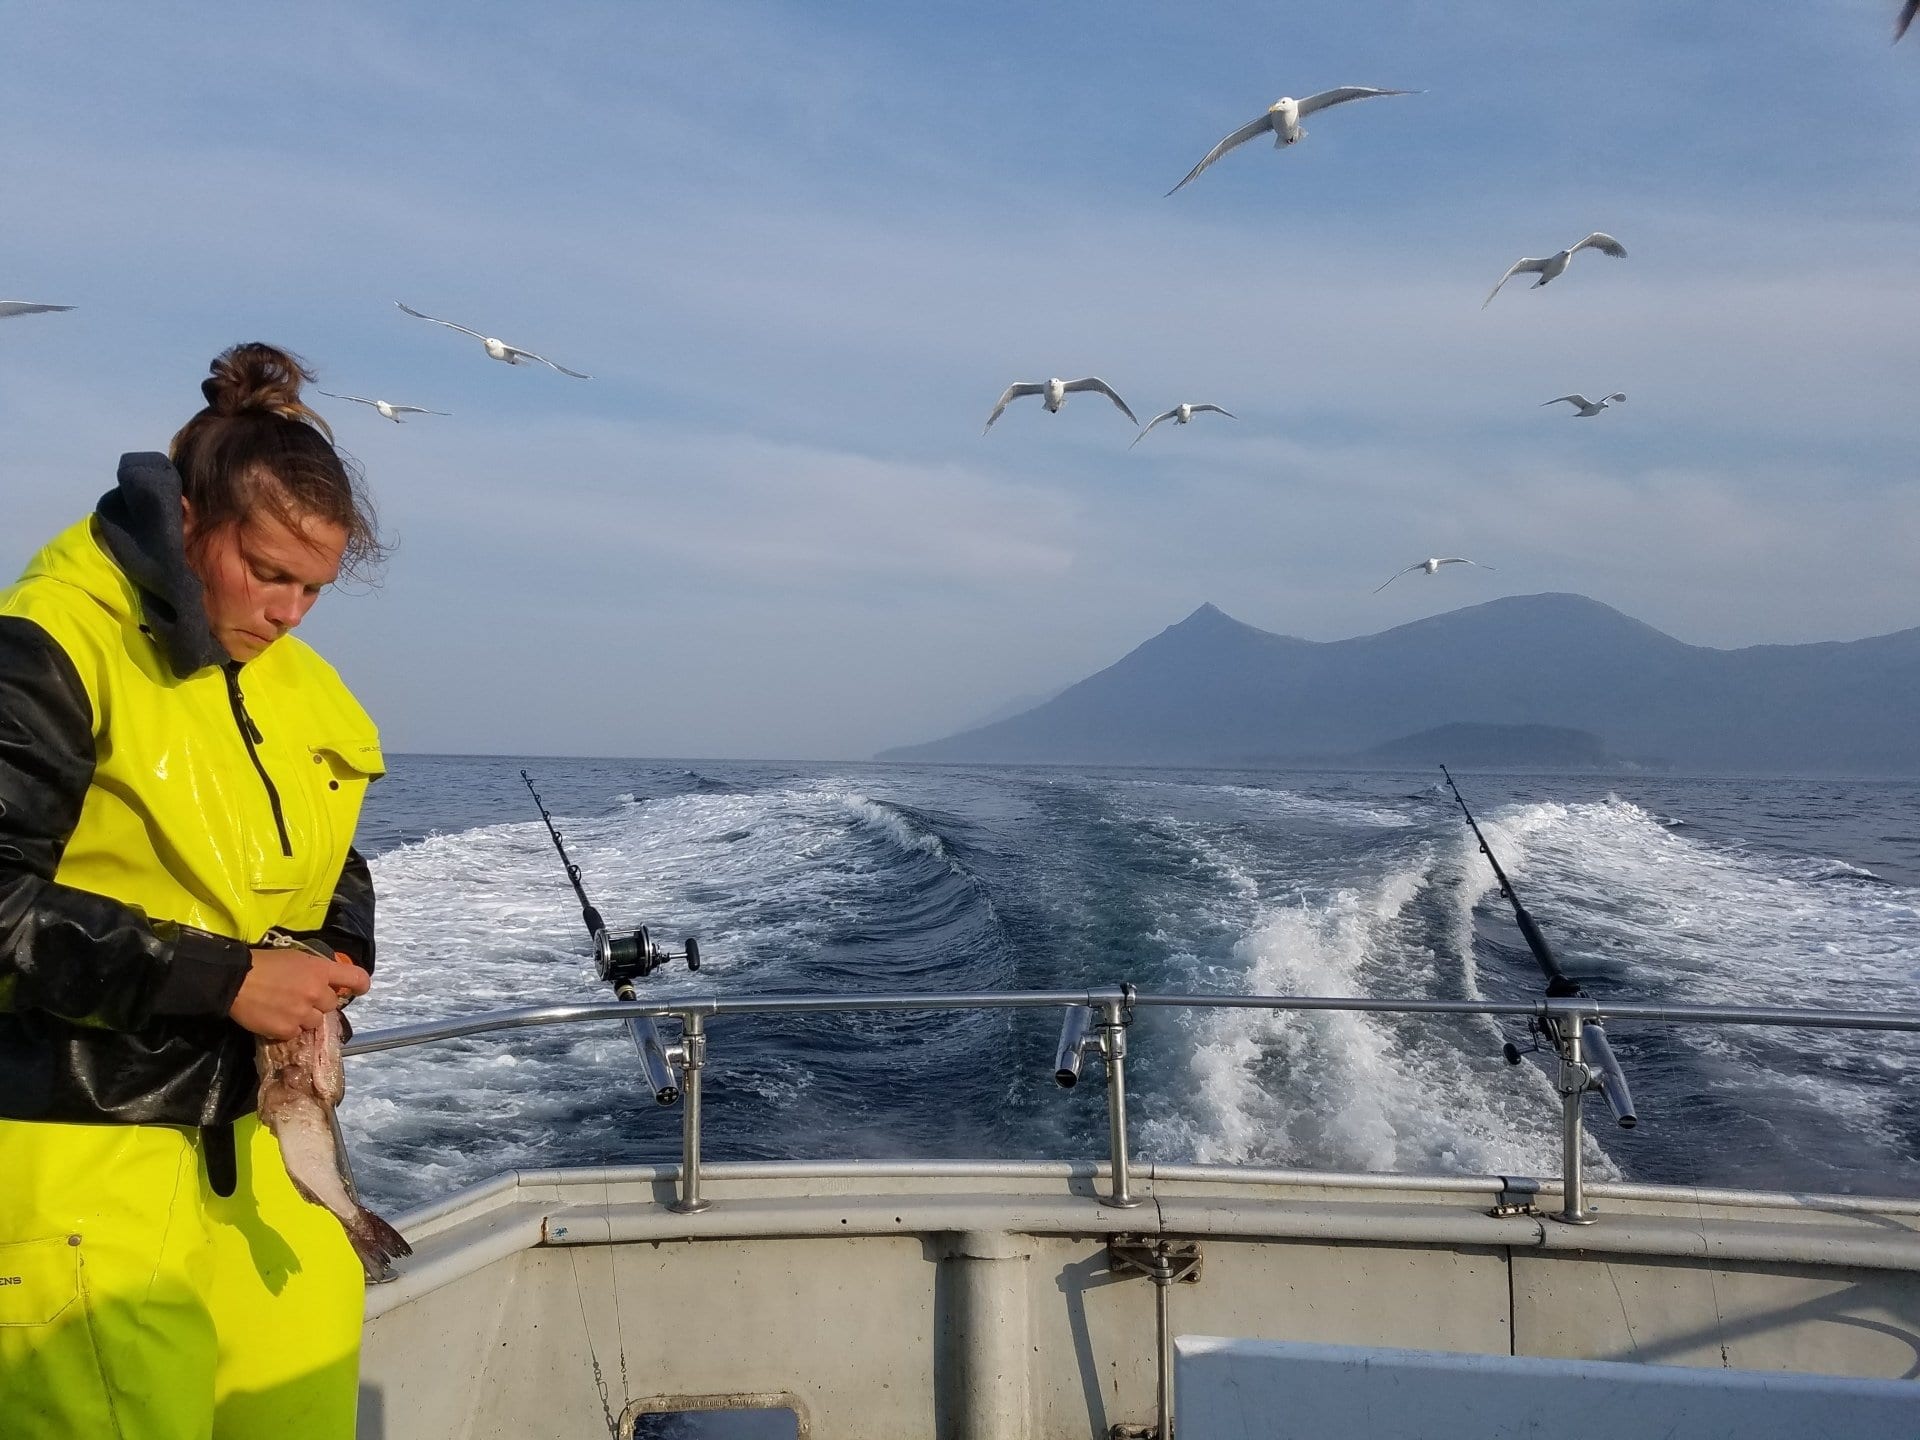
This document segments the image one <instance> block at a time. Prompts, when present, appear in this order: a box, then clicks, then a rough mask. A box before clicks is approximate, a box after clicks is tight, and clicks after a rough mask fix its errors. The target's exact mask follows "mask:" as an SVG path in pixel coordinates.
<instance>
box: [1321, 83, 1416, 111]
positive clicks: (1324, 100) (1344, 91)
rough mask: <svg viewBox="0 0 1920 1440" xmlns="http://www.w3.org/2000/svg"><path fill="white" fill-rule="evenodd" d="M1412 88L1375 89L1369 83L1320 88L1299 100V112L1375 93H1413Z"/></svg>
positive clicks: (1362, 97) (1366, 97)
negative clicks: (1318, 91)
mask: <svg viewBox="0 0 1920 1440" xmlns="http://www.w3.org/2000/svg"><path fill="white" fill-rule="evenodd" d="M1417 93H1419V92H1417V91H1414V90H1376V89H1374V88H1373V86H1371V85H1342V86H1341V87H1340V88H1339V89H1338V90H1322V91H1321V92H1320V93H1319V94H1318V95H1309V96H1307V98H1306V99H1304V100H1302V101H1301V102H1300V113H1301V114H1302V115H1311V114H1313V112H1314V111H1316V110H1324V109H1326V108H1327V107H1328V106H1329V105H1339V104H1342V103H1343V102H1345V101H1348V100H1369V99H1371V98H1372V97H1374V96H1375V95H1414V94H1417Z"/></svg>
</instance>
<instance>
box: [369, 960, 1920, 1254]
mask: <svg viewBox="0 0 1920 1440" xmlns="http://www.w3.org/2000/svg"><path fill="white" fill-rule="evenodd" d="M1141 1008H1170V1009H1235V1010H1273V1011H1314V1010H1339V1011H1350V1012H1360V1013H1368V1014H1386V1015H1488V1016H1517V1017H1524V1018H1527V1019H1529V1020H1531V1021H1533V1022H1535V1023H1536V1024H1537V1025H1538V1026H1539V1027H1540V1028H1541V1030H1542V1031H1543V1033H1545V1034H1546V1035H1547V1037H1548V1039H1549V1041H1550V1042H1551V1043H1552V1044H1553V1045H1554V1047H1555V1049H1556V1050H1557V1051H1558V1054H1559V1057H1560V1070H1559V1075H1558V1078H1557V1081H1556V1086H1555V1088H1556V1090H1557V1091H1558V1093H1559V1096H1560V1100H1561V1152H1562V1161H1561V1166H1562V1173H1561V1209H1560V1211H1559V1212H1558V1214H1557V1215H1556V1216H1555V1217H1554V1218H1556V1219H1559V1220H1563V1221H1565V1222H1567V1223H1568V1224H1574V1225H1588V1224H1592V1223H1593V1220H1594V1216H1593V1213H1592V1211H1591V1210H1589V1209H1588V1208H1587V1204H1586V1192H1585V1185H1584V1179H1583V1175H1582V1164H1581V1155H1580V1131H1581V1123H1582V1121H1581V1107H1582V1102H1583V1101H1584V1099H1585V1097H1586V1095H1587V1093H1588V1092H1589V1091H1591V1090H1595V1089H1600V1088H1602V1086H1601V1081H1600V1078H1599V1075H1598V1072H1597V1069H1596V1065H1595V1063H1594V1060H1593V1058H1592V1057H1593V1052H1594V1051H1595V1050H1596V1049H1597V1048H1602V1047H1604V1046H1605V1044H1606V1041H1605V1032H1604V1031H1603V1030H1601V1028H1600V1026H1601V1022H1603V1021H1605V1020H1610V1019H1611V1020H1633V1021H1655V1022H1661V1023H1671V1024H1688V1025H1756V1026H1767V1027H1781V1028H1798V1029H1821V1030H1893V1031H1906V1032H1915V1033H1920V1012H1916V1011H1911V1010H1890V1011H1873V1010H1796V1009H1782V1008H1771V1007H1761V1006H1714V1005H1663V1004H1649V1003H1647V1002H1645V1001H1629V1000H1622V1001H1604V1002H1603V1001H1600V1000H1596V999H1594V998H1592V997H1588V996H1579V997H1572V998H1563V999H1541V1000H1532V1001H1495V1000H1406V999H1375V998H1367V997H1353V996H1328V995H1180V994H1153V993H1144V992H1141V991H1137V990H1135V989H1134V988H1133V987H1132V986H1131V985H1121V986H1118V987H1114V988H1108V989H1093V990H1020V991H976V992H965V991H963V992H957V993H926V994H919V993H914V992H912V991H903V992H895V993H885V994H870V995H809V994H797V993H771V994H763V995H727V996H721V995H714V994H703V995H691V996H687V995H683V996H678V997H675V998H673V999H668V1000H663V1001H661V1002H660V1003H658V1004H649V1003H646V1002H643V1001H621V1000H602V1001H590V1002H587V1003H584V1004H569V1005H534V1006H525V1007H521V1008H518V1009H511V1010H494V1011H488V1012H485V1013H482V1014H477V1015H465V1016H457V1017H453V1018H450V1019H446V1020H428V1021H422V1022H420V1023H418V1024H413V1025H397V1026H394V1027H393V1028H391V1029H387V1030H371V1031H364V1032H362V1033H360V1034H358V1035H356V1036H355V1037H354V1039H353V1041H352V1042H351V1043H350V1044H349V1045H348V1046H347V1048H346V1053H347V1054H348V1055H369V1054H374V1053H376V1052H378V1051H382V1050H398V1049H403V1048H405V1047H408V1046H413V1045H426V1044H432V1043H435V1042H438V1041H443V1040H457V1039H462V1038H466V1037H469V1036H474V1035H488V1034H494V1033H497V1032H500V1031H507V1030H524V1029H531V1028H536V1027H542V1026H549V1025H573V1024H583V1023H591V1022H596V1021H620V1022H622V1023H624V1024H626V1025H627V1027H628V1030H629V1032H630V1033H631V1034H632V1035H633V1039H634V1044H635V1046H636V1048H637V1050H638V1052H639V1055H640V1058H641V1061H642V1064H643V1067H644V1068H645V1071H646V1073H647V1075H648V1077H649V1085H650V1087H651V1088H652V1089H653V1091H654V1096H655V1099H656V1100H658V1101H659V1102H660V1103H663V1104H670V1103H672V1102H673V1101H674V1100H675V1099H678V1100H679V1101H681V1102H682V1112H681V1162H680V1187H679V1195H678V1199H677V1200H676V1201H675V1203H674V1207H673V1208H674V1209H676V1210H679V1211H682V1212H684V1213H693V1212H695V1211H700V1210H704V1209H706V1208H708V1206H709V1205H710V1204H711V1203H712V1202H711V1201H709V1200H707V1199H706V1198H704V1197H703V1196H702V1195H701V1193H700V1125H701V1091H702V1076H703V1072H704V1070H705V1068H706V1063H707V1047H708V1044H709V1039H710V1037H709V1032H708V1029H707V1022H708V1021H709V1020H711V1019H715V1018H718V1017H722V1016H728V1015H799V1014H844V1013H853V1012H861V1011H876V1010H891V1011H937V1010H1011V1009H1028V1010H1031V1009H1065V1011H1066V1012H1067V1013H1066V1020H1065V1023H1064V1024H1063V1026H1062V1030H1061V1037H1060V1045H1059V1047H1058V1049H1057V1051H1056V1054H1055V1060H1054V1075H1055V1079H1056V1081H1057V1082H1058V1083H1060V1084H1062V1085H1063V1086H1070V1085H1072V1084H1073V1083H1074V1082H1075V1081H1077V1079H1078V1077H1079V1073H1080V1068H1081V1065H1082V1063H1083V1062H1084V1060H1085V1058H1086V1057H1088V1056H1090V1055H1097V1056H1099V1057H1100V1059H1101V1061H1102V1062H1103V1067H1104V1069H1105V1071H1106V1104H1107V1130H1108V1150H1109V1159H1110V1164H1111V1184H1110V1190H1109V1192H1108V1193H1107V1194H1106V1195H1104V1196H1102V1197H1101V1199H1102V1203H1104V1204H1107V1205H1112V1206H1117V1207H1120V1208H1128V1207H1131V1206H1135V1205H1138V1204H1140V1203H1141V1197H1140V1196H1137V1195H1135V1194H1134V1193H1133V1189H1132V1182H1131V1176H1130V1171H1129V1156H1128V1148H1127V1079H1126V1056H1127V1031H1128V1028H1129V1026H1130V1025H1131V1024H1132V1021H1133V1015H1134V1012H1135V1011H1136V1010H1138V1009H1141ZM661 1020H670V1021H676V1022H678V1024H679V1027H680V1029H679V1038H678V1039H677V1040H675V1041H673V1042H672V1043H667V1042H666V1041H665V1040H664V1039H663V1037H661V1035H660V1034H659V1032H658V1029H657V1026H656V1022H657V1021H661ZM1608 1098H1609V1100H1610V1101H1612V1102H1614V1103H1615V1110H1616V1114H1619V1113H1620V1107H1619V1104H1618V1099H1617V1097H1616V1096H1615V1095H1614V1094H1612V1093H1609V1095H1608ZM1622 1120H1623V1123H1627V1122H1626V1117H1625V1116H1622Z"/></svg>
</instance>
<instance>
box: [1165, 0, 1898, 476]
mask: <svg viewBox="0 0 1920 1440" xmlns="http://www.w3.org/2000/svg"><path fill="white" fill-rule="evenodd" d="M1916 3H1920V0H1916ZM1179 413H1180V411H1179V409H1178V408H1177V407H1176V408H1175V409H1172V410H1169V411H1167V412H1166V413H1165V414H1164V415H1156V416H1154V417H1153V418H1152V419H1151V420H1149V421H1147V429H1146V430H1142V431H1141V432H1140V433H1139V434H1138V435H1136V436H1134V437H1133V445H1138V444H1139V443H1140V442H1141V441H1142V440H1144V439H1146V438H1147V430H1151V429H1153V427H1154V426H1156V425H1158V424H1159V423H1160V422H1161V421H1162V420H1171V419H1172V418H1173V417H1174V416H1176V415H1178V414H1179ZM1133 445H1129V446H1127V448H1128V449H1129V450H1131V449H1132V448H1133Z"/></svg>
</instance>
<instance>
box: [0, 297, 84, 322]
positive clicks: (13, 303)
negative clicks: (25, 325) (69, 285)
mask: <svg viewBox="0 0 1920 1440" xmlns="http://www.w3.org/2000/svg"><path fill="white" fill-rule="evenodd" d="M71 309H73V306H71V305H42V304H39V303H38V302H37V301H33V300H0V320H5V319H6V318H7V317H8V316H11V315H51V314H52V313H53V312H54V311H56V310H71Z"/></svg>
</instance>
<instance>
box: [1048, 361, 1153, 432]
mask: <svg viewBox="0 0 1920 1440" xmlns="http://www.w3.org/2000/svg"><path fill="white" fill-rule="evenodd" d="M1060 388H1061V389H1062V390H1065V391H1066V392H1067V393H1068V394H1069V395H1074V394H1078V393H1079V392H1080V391H1082V390H1098V391H1099V392H1100V393H1101V394H1102V395H1104V396H1106V397H1107V398H1108V399H1109V400H1111V401H1113V403H1114V404H1116V405H1118V406H1119V407H1120V413H1121V414H1122V415H1124V416H1126V417H1127V419H1129V420H1131V421H1133V423H1134V424H1136V425H1138V424H1139V423H1140V421H1139V418H1138V417H1137V416H1135V415H1134V413H1133V411H1131V410H1129V409H1128V408H1127V402H1126V401H1124V400H1122V399H1121V398H1120V397H1119V395H1117V394H1116V393H1115V392H1114V388H1113V387H1112V386H1111V385H1109V384H1108V383H1107V382H1106V381H1104V380H1102V379H1100V378H1098V377H1097V376H1093V375H1089V376H1087V377H1086V378H1085V379H1083V380H1069V381H1068V382H1067V383H1066V384H1065V385H1063V386H1061V387H1060ZM1129 448H1131V447H1129Z"/></svg>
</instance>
